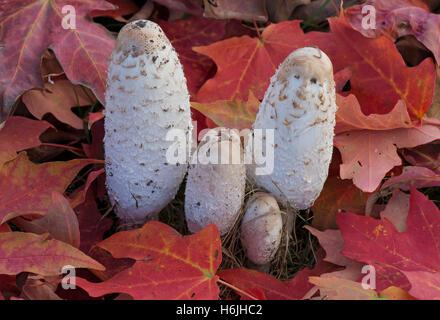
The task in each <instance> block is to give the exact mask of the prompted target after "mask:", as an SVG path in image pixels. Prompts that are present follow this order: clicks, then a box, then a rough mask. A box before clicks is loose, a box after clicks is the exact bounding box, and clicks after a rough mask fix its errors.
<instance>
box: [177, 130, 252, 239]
mask: <svg viewBox="0 0 440 320" xmlns="http://www.w3.org/2000/svg"><path fill="white" fill-rule="evenodd" d="M226 150H228V151H229V152H228V155H226V156H225V151H226ZM237 153H238V154H237ZM242 153H243V150H242V147H241V142H240V137H239V136H238V134H236V133H234V132H233V131H232V132H229V130H227V129H226V130H225V129H224V128H216V129H213V130H211V131H210V132H209V133H208V134H207V135H205V136H204V138H203V141H202V143H200V144H199V146H198V148H197V152H196V153H194V155H193V161H192V163H195V164H191V165H190V166H189V169H188V177H187V181H186V190H185V216H186V221H187V224H188V229H189V230H190V231H191V232H193V233H194V232H198V231H200V230H201V229H203V228H204V227H206V226H208V225H209V224H212V223H214V224H216V225H217V227H218V229H219V232H220V235H224V234H226V233H227V232H228V231H229V230H230V229H231V228H232V227H233V226H234V223H235V222H236V220H237V218H238V215H239V213H240V209H241V206H242V204H243V200H244V193H245V186H246V169H245V165H244V163H243V161H235V162H234V155H235V156H237V157H236V158H235V159H238V160H239V159H241V158H242ZM206 155H209V158H211V159H221V160H219V161H218V162H217V164H212V163H207V160H206V159H205V156H206ZM196 162H197V163H196ZM222 162H223V163H230V164H221V163H222ZM233 163H236V164H233Z"/></svg>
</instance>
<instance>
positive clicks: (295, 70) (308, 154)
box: [246, 47, 337, 209]
mask: <svg viewBox="0 0 440 320" xmlns="http://www.w3.org/2000/svg"><path fill="white" fill-rule="evenodd" d="M335 100H336V97H335V83H334V80H333V68H332V64H331V61H330V59H329V58H328V56H327V55H326V54H325V53H324V52H323V51H321V50H319V49H318V48H309V47H308V48H301V49H298V50H296V51H294V52H292V53H291V54H290V55H289V56H288V57H287V58H286V59H285V60H284V62H283V63H282V64H281V65H280V67H279V68H278V70H277V72H276V73H275V75H274V76H273V77H272V78H271V83H270V86H269V88H268V89H267V91H266V93H265V96H264V99H263V101H262V103H261V105H260V109H259V111H258V114H257V117H256V120H255V123H254V125H253V128H254V129H272V130H273V131H274V142H273V144H272V145H271V147H273V150H274V159H273V160H274V166H273V168H274V169H273V172H271V173H270V174H266V175H256V174H255V168H256V167H257V166H256V165H255V164H254V165H250V166H249V167H248V173H249V176H250V178H251V179H252V180H254V181H255V182H256V184H257V185H259V186H261V187H263V188H264V189H266V190H267V191H269V192H271V193H272V194H273V195H275V196H276V197H277V199H278V200H279V201H280V202H282V203H283V204H285V203H286V202H287V201H289V202H290V204H291V205H292V206H293V207H295V208H296V209H307V208H309V207H311V206H312V205H313V202H314V201H315V200H316V198H317V197H318V196H319V194H320V192H321V190H322V187H323V185H324V182H325V180H326V179H327V175H328V168H329V165H330V160H331V157H332V151H333V136H334V126H335V114H336V110H337V106H336V102H335ZM266 135H267V132H266V131H265V130H263V135H262V136H260V137H258V136H257V137H256V138H255V140H256V141H255V142H258V143H256V148H255V152H257V153H260V154H263V155H264V154H265V151H264V145H265V141H266ZM258 145H260V146H261V145H263V149H261V148H258ZM250 150H251V147H250V145H249V144H248V145H247V146H246V152H250Z"/></svg>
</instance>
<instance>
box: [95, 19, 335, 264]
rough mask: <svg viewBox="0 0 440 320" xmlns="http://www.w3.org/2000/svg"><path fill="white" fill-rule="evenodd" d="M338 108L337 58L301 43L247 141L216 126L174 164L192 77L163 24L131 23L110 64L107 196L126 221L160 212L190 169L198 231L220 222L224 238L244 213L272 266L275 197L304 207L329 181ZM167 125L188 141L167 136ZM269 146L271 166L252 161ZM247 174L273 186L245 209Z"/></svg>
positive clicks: (255, 253) (250, 244)
mask: <svg viewBox="0 0 440 320" xmlns="http://www.w3.org/2000/svg"><path fill="white" fill-rule="evenodd" d="M336 110H337V106H336V103H335V83H334V80H333V67H332V63H331V61H330V59H329V58H328V56H327V55H326V54H325V53H324V52H322V51H321V50H320V49H318V48H312V47H306V48H301V49H298V50H295V51H294V52H292V53H291V54H290V55H289V56H288V57H287V58H286V59H285V60H284V62H283V63H281V65H280V66H279V68H278V70H277V71H276V73H275V75H274V76H273V77H272V78H271V82H270V85H269V87H268V89H267V91H266V93H265V95H264V99H263V101H262V102H261V105H260V108H259V111H258V114H257V117H256V120H255V122H254V124H253V131H251V134H252V139H245V141H246V142H245V146H244V148H243V147H242V143H241V139H240V136H239V135H238V134H237V133H236V132H235V131H234V130H229V129H227V128H217V129H214V130H211V131H210V132H208V133H207V134H206V135H205V136H204V138H203V140H202V141H201V143H200V144H199V146H198V147H197V149H196V150H195V152H194V154H193V155H192V156H190V151H191V150H188V154H187V155H188V157H185V156H184V157H182V160H181V161H177V162H175V163H170V161H169V151H170V149H172V148H176V149H178V150H184V151H183V152H186V151H185V150H187V149H189V147H188V146H190V145H191V144H190V143H189V142H190V138H191V136H192V125H191V113H190V102H189V94H188V89H187V86H186V79H185V76H184V73H183V69H182V66H181V64H180V62H179V59H178V56H177V53H176V51H175V50H174V48H173V46H172V45H171V43H170V41H169V40H168V39H167V37H166V36H165V34H164V32H163V31H162V30H161V28H160V27H159V26H158V25H157V24H155V23H154V22H151V21H147V20H139V21H134V22H131V23H129V24H127V25H126V26H125V27H124V28H123V29H122V30H121V31H120V33H119V35H118V39H117V42H116V46H115V49H114V51H113V54H112V56H111V61H110V65H109V68H108V79H107V91H106V111H105V112H106V117H105V139H104V147H105V159H106V177H107V180H106V184H107V189H108V194H109V198H110V201H111V203H112V205H113V206H114V208H115V211H116V213H117V215H118V216H119V218H120V219H121V220H122V223H124V224H127V225H130V226H137V225H139V224H143V223H145V222H146V221H147V220H148V219H157V218H158V213H159V212H160V211H161V210H162V209H163V208H164V207H165V206H166V205H167V204H168V203H169V202H170V201H171V200H172V199H173V198H174V197H175V195H176V193H177V191H178V189H179V187H180V185H181V183H182V181H183V179H184V177H185V175H186V173H187V170H188V176H187V180H186V189H185V204H184V210H185V217H186V220H187V225H188V229H189V230H190V231H191V232H198V231H200V230H201V229H202V228H204V227H206V226H207V225H209V224H212V223H214V224H216V225H217V227H218V229H219V232H220V234H221V235H226V234H228V232H230V231H231V230H232V229H233V226H234V225H236V223H238V221H239V220H240V219H239V218H240V216H241V213H243V217H242V220H241V226H240V229H239V230H240V234H241V242H242V245H243V248H244V249H245V252H246V255H247V257H248V259H249V260H250V261H251V262H252V263H254V264H257V265H264V264H267V263H269V262H270V261H271V260H272V259H273V257H274V255H275V253H276V252H277V250H278V247H279V246H280V242H281V237H282V234H283V217H282V213H281V211H280V207H279V205H278V202H279V203H280V204H281V205H282V206H286V205H291V206H292V207H293V208H295V209H297V210H303V209H307V208H310V207H311V206H312V205H313V203H314V201H315V200H316V198H317V197H318V196H319V194H320V192H321V190H322V188H323V185H324V182H325V180H326V179H327V175H328V169H329V164H330V161H331V156H332V149H333V135H334V126H335V114H336ZM170 130H178V131H179V132H181V133H182V136H184V139H183V140H179V139H178V140H177V141H172V140H170V139H169V138H168V133H169V132H170ZM256 130H260V131H261V134H259V135H257V134H254V133H255V131H256ZM269 134H271V135H272V137H273V139H269V138H268V137H269V136H268V135H269ZM249 137H251V136H249ZM181 144H183V145H181ZM176 145H177V147H176ZM269 150H271V151H272V154H273V159H271V160H273V166H272V167H271V168H272V170H271V171H270V172H265V173H264V172H263V173H261V171H258V170H257V169H258V168H259V166H260V164H258V163H257V162H255V161H251V163H250V164H247V165H245V163H244V162H245V161H243V159H245V158H248V156H250V157H251V158H252V159H255V158H258V157H259V158H264V157H265V156H266V155H267V154H266V153H267V152H268V151H269ZM269 160H270V159H269ZM189 163H190V164H189ZM188 165H189V169H188ZM246 174H247V177H248V178H250V180H252V181H254V182H255V184H256V185H257V186H258V187H260V188H262V189H264V190H265V191H266V192H267V193H263V192H258V193H255V194H253V195H252V196H250V197H249V199H248V201H247V204H246V206H245V207H244V205H243V204H244V199H245V188H246ZM243 207H244V208H243ZM234 230H237V229H234Z"/></svg>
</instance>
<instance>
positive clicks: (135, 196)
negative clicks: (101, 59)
mask: <svg viewBox="0 0 440 320" xmlns="http://www.w3.org/2000/svg"><path fill="white" fill-rule="evenodd" d="M107 77H108V78H107V91H106V96H105V100H106V106H105V108H106V110H105V115H106V117H105V138H104V147H105V159H106V176H107V182H106V183H107V189H108V194H109V198H110V201H111V204H112V205H114V206H115V210H116V213H117V215H118V216H119V218H120V219H121V220H122V223H125V224H128V225H138V224H142V223H144V222H145V221H146V220H147V219H150V218H157V215H158V213H159V212H160V210H161V209H163V208H164V207H165V206H166V205H167V204H168V203H169V202H170V201H171V200H172V199H173V198H174V196H175V195H176V193H177V191H178V189H179V186H180V184H181V182H182V180H183V178H184V176H185V173H186V170H187V162H182V163H174V164H173V163H169V161H168V159H167V150H168V148H169V147H170V146H171V145H172V144H173V143H175V142H173V141H168V140H167V133H168V132H169V130H171V129H173V128H175V129H180V130H181V131H182V132H183V133H185V134H186V135H187V137H189V136H190V135H191V131H192V124H191V113H190V103H189V94H188V89H187V86H186V79H185V76H184V74H183V69H182V66H181V64H180V62H179V59H178V57H177V53H176V51H175V50H174V48H173V46H172V45H171V43H170V41H169V40H168V39H167V37H166V36H165V34H164V32H163V31H162V29H161V28H160V27H159V26H158V25H157V24H156V23H154V22H151V21H147V20H138V21H134V22H131V23H129V24H127V25H125V26H124V27H123V28H122V30H121V31H120V33H119V35H118V38H117V41H116V46H115V48H114V50H113V53H112V56H111V61H110V65H109V68H108V76H107Z"/></svg>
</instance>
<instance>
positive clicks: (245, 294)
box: [217, 278, 258, 300]
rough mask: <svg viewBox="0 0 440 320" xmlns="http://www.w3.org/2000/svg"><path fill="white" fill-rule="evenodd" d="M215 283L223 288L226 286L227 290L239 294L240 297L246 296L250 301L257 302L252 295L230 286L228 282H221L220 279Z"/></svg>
mask: <svg viewBox="0 0 440 320" xmlns="http://www.w3.org/2000/svg"><path fill="white" fill-rule="evenodd" d="M217 282H218V283H221V284H222V285H224V286H226V287H228V288H231V289H232V290H234V291H236V292H237V293H239V294H240V295H242V296H246V297H248V298H250V299H252V300H258V299H257V298H255V297H254V296H253V295H251V294H249V293H247V292H246V291H243V290H241V289H239V288H237V287H236V286H234V285H232V284H230V283H228V282H226V281H223V280H222V279H220V278H219V279H217Z"/></svg>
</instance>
